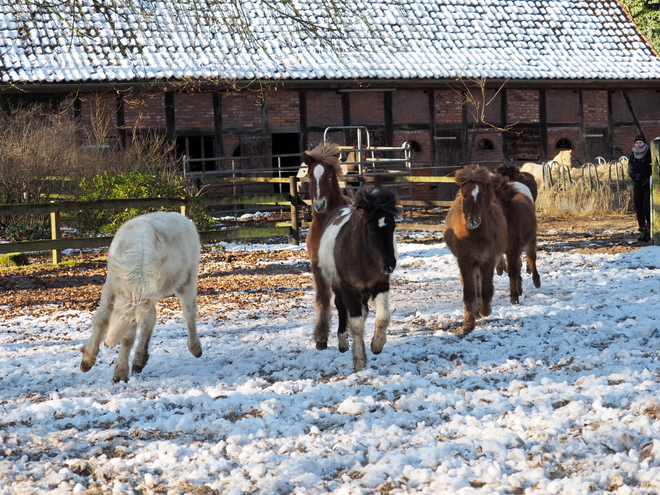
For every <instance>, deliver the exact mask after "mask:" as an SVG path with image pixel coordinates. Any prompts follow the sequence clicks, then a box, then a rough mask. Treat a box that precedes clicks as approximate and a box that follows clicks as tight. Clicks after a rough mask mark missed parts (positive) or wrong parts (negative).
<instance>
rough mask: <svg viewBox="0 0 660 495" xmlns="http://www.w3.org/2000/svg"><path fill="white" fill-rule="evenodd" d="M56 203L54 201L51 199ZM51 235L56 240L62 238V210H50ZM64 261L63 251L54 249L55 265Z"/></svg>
mask: <svg viewBox="0 0 660 495" xmlns="http://www.w3.org/2000/svg"><path fill="white" fill-rule="evenodd" d="M51 203H54V201H51ZM50 237H51V239H53V240H54V241H55V240H57V239H60V238H61V235H60V212H59V211H55V210H53V211H51V212H50ZM61 262H62V251H60V250H59V249H53V265H57V264H58V263H61Z"/></svg>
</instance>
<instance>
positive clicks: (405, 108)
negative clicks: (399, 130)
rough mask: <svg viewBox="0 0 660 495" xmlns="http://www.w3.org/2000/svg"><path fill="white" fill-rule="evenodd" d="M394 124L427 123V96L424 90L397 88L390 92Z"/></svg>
mask: <svg viewBox="0 0 660 495" xmlns="http://www.w3.org/2000/svg"><path fill="white" fill-rule="evenodd" d="M392 116H393V119H394V124H395V125H396V124H427V123H428V121H429V96H428V93H427V92H426V91H415V90H397V91H394V92H393V93H392Z"/></svg>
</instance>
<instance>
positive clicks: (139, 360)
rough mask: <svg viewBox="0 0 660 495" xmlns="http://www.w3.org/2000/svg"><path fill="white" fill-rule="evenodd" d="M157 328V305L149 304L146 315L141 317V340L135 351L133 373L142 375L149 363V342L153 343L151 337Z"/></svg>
mask: <svg viewBox="0 0 660 495" xmlns="http://www.w3.org/2000/svg"><path fill="white" fill-rule="evenodd" d="M155 326H156V305H155V304H154V303H149V308H148V309H147V311H146V313H144V314H143V315H142V316H141V321H140V340H139V342H138V345H137V348H136V349H135V356H134V357H133V367H132V371H133V373H134V374H138V373H141V372H142V369H143V368H144V367H145V366H146V364H147V361H148V360H149V341H151V335H152V334H153V333H154V327H155ZM123 346H124V344H123V341H122V349H123ZM120 352H121V351H120Z"/></svg>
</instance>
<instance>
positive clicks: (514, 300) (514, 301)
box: [510, 296, 520, 304]
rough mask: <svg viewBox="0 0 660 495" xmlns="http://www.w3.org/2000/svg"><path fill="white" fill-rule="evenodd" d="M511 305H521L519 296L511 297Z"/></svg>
mask: <svg viewBox="0 0 660 495" xmlns="http://www.w3.org/2000/svg"><path fill="white" fill-rule="evenodd" d="M510 301H511V304H519V303H520V301H519V300H518V296H511V299H510Z"/></svg>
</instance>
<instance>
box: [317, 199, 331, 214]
mask: <svg viewBox="0 0 660 495" xmlns="http://www.w3.org/2000/svg"><path fill="white" fill-rule="evenodd" d="M327 209H328V202H327V201H326V200H325V199H318V200H316V201H314V211H315V212H316V213H325V210H327Z"/></svg>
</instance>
